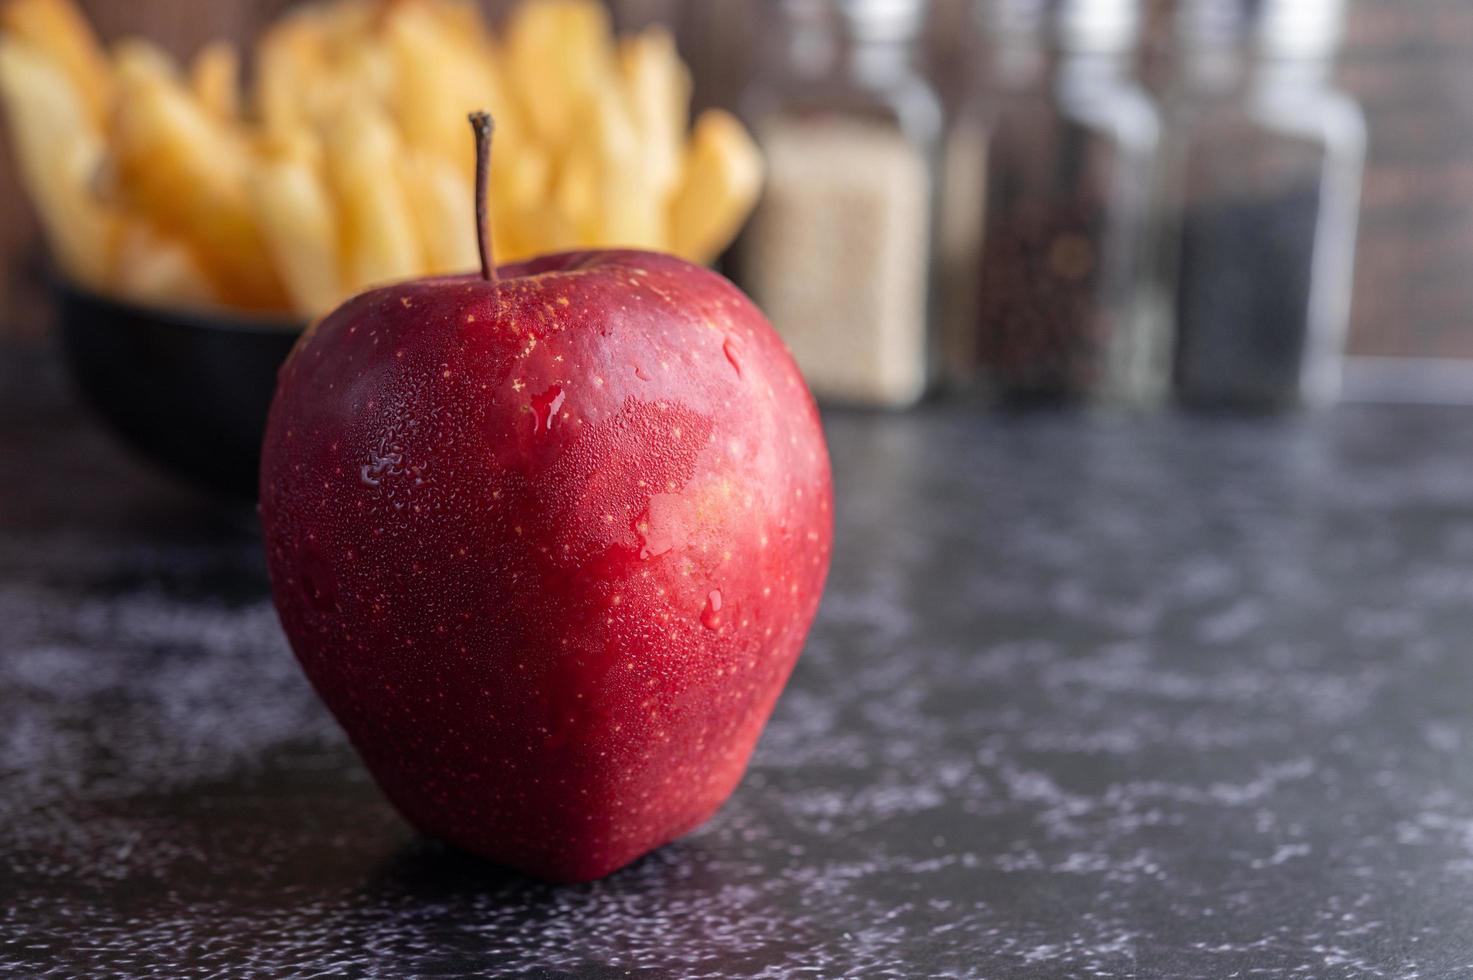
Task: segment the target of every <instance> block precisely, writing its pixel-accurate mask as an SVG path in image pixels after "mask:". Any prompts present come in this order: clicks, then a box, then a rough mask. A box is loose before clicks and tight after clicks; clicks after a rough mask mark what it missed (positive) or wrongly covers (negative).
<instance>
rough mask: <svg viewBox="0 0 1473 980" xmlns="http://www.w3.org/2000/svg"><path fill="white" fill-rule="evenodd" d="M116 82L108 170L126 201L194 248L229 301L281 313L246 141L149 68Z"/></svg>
mask: <svg viewBox="0 0 1473 980" xmlns="http://www.w3.org/2000/svg"><path fill="white" fill-rule="evenodd" d="M118 81H119V92H118V104H117V110H116V115H115V116H114V125H113V154H114V160H113V163H114V167H115V172H116V175H117V181H118V186H119V188H120V192H121V193H122V195H123V198H124V200H125V201H126V202H127V204H128V205H129V206H131V207H134V208H138V209H140V210H142V211H144V212H145V213H147V214H149V215H151V216H152V217H153V219H154V220H155V221H156V222H157V223H158V225H159V226H160V227H161V228H162V229H164V230H165V231H168V232H171V233H173V234H175V235H179V236H182V237H183V238H185V239H187V240H189V241H190V242H191V243H193V245H194V247H195V248H196V249H198V251H199V254H200V258H201V260H202V261H203V262H204V264H205V266H206V268H208V269H209V270H210V273H211V276H212V278H214V279H215V281H217V282H218V283H219V284H220V286H221V290H222V293H223V298H224V300H225V301H226V302H228V303H232V304H236V305H240V306H244V307H247V308H251V309H272V308H279V307H280V306H281V305H282V304H283V303H284V302H285V300H286V294H285V291H284V290H283V288H282V285H281V281H280V280H279V279H278V278H277V276H276V272H275V270H274V268H273V266H272V264H271V261H270V256H269V254H268V253H267V251H266V244H265V241H264V240H263V238H262V237H261V234H260V229H259V228H257V226H256V223H255V217H254V214H253V213H252V210H251V206H250V201H249V197H248V194H247V190H246V177H247V175H248V173H249V168H250V167H251V165H252V162H253V159H252V158H253V151H252V148H251V147H250V145H249V143H248V141H247V140H246V139H245V138H244V136H243V135H242V134H241V133H240V132H239V131H237V130H236V129H234V128H232V127H230V126H228V125H226V124H224V123H222V122H221V121H220V120H218V119H216V118H215V117H214V116H212V115H211V114H210V113H209V112H207V111H206V110H205V109H204V108H203V107H202V106H201V105H200V104H199V103H198V102H196V101H195V99H194V97H193V96H191V95H190V94H189V91H188V90H187V89H186V88H184V86H183V85H182V84H181V83H180V82H179V81H177V80H176V79H173V78H170V77H167V76H163V75H160V74H159V73H157V72H154V71H152V70H149V69H148V67H147V66H146V65H142V66H139V67H138V69H137V70H136V71H134V70H132V69H130V70H129V71H127V72H124V71H120V73H119V77H118Z"/></svg>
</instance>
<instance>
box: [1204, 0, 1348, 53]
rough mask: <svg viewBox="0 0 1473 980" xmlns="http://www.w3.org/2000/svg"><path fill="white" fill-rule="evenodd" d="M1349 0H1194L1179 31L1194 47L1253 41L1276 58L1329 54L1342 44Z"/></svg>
mask: <svg viewBox="0 0 1473 980" xmlns="http://www.w3.org/2000/svg"><path fill="white" fill-rule="evenodd" d="M1344 24H1345V2H1344V0H1188V2H1187V3H1185V4H1183V5H1182V7H1181V9H1180V13H1179V15H1178V21H1177V33H1178V36H1179V37H1180V38H1181V40H1182V43H1183V45H1184V46H1186V47H1188V48H1199V49H1200V48H1210V47H1221V46H1226V45H1233V44H1238V43H1249V42H1251V43H1252V44H1253V45H1254V46H1255V47H1256V48H1257V49H1258V50H1260V51H1261V52H1263V53H1264V54H1267V55H1271V56H1275V57H1311V58H1312V57H1324V56H1327V55H1330V54H1332V53H1333V52H1334V50H1335V47H1336V46H1337V45H1338V44H1339V43H1340V36H1341V33H1342V31H1343V29H1344Z"/></svg>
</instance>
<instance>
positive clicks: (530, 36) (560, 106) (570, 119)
mask: <svg viewBox="0 0 1473 980" xmlns="http://www.w3.org/2000/svg"><path fill="white" fill-rule="evenodd" d="M610 38H611V35H610V27H609V15H608V12H607V11H606V10H605V9H604V7H603V5H602V4H600V3H598V2H596V0H526V2H524V3H522V4H521V5H520V6H519V7H517V8H516V9H515V10H513V11H512V14H511V17H510V19H509V23H508V26H507V46H506V54H507V59H508V65H509V68H510V77H511V78H512V79H513V80H514V82H515V85H516V91H517V96H518V98H519V100H520V103H521V109H522V115H523V117H524V118H525V119H526V121H527V124H528V126H529V127H530V129H531V131H532V133H533V134H534V135H535V136H536V137H537V138H538V139H539V140H540V141H541V142H543V143H546V144H549V145H551V146H552V147H554V148H560V147H563V146H566V145H567V144H568V143H569V142H570V140H571V139H572V137H573V134H574V132H575V130H576V128H577V126H578V125H579V123H580V122H581V121H582V118H583V115H582V111H581V110H582V107H583V105H584V104H585V103H586V102H587V101H588V100H589V99H590V98H591V97H592V96H593V94H594V93H596V92H598V91H599V90H600V89H603V88H605V87H607V86H610V85H613V84H615V83H616V82H615V79H616V75H615V73H614V69H613V60H614V59H613V52H612V50H611V48H612V42H611V39H610Z"/></svg>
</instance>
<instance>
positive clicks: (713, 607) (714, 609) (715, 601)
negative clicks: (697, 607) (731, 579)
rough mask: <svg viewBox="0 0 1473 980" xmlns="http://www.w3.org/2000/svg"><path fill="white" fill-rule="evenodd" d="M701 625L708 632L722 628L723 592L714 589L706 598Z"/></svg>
mask: <svg viewBox="0 0 1473 980" xmlns="http://www.w3.org/2000/svg"><path fill="white" fill-rule="evenodd" d="M701 625H702V626H704V627H706V629H708V630H717V629H720V628H721V590H720V589H712V590H711V592H710V594H709V595H707V596H706V608H705V609H704V610H702V612H701Z"/></svg>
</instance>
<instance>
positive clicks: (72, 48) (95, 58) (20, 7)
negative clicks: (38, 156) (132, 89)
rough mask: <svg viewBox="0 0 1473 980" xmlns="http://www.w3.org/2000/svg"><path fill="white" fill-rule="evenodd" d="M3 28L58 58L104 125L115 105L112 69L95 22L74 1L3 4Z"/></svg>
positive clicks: (14, 0)
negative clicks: (95, 28)
mask: <svg viewBox="0 0 1473 980" xmlns="http://www.w3.org/2000/svg"><path fill="white" fill-rule="evenodd" d="M0 30H4V32H5V33H6V34H7V35H8V36H10V37H12V38H15V39H16V40H20V41H24V42H26V43H28V44H30V45H31V46H32V47H33V48H34V49H35V50H37V51H39V52H42V53H44V54H46V55H48V56H50V57H51V58H52V59H54V60H55V62H56V64H57V65H58V66H59V67H60V68H61V70H62V72H63V73H64V74H65V75H66V76H67V78H69V79H70V80H71V83H72V85H73V86H74V87H75V89H76V92H77V95H78V96H79V97H80V98H81V99H82V101H83V103H84V104H85V105H86V106H87V115H88V116H89V117H90V118H91V120H92V122H93V124H94V125H98V126H100V125H102V123H103V122H104V121H105V119H106V118H107V112H108V108H109V106H110V105H111V104H112V97H113V79H112V68H111V67H110V66H109V64H108V60H107V55H106V54H105V53H104V52H103V50H102V45H101V44H99V43H98V41H97V35H96V34H95V33H93V31H92V27H91V25H89V24H88V23H87V19H86V18H85V17H83V16H82V12H81V11H80V10H78V9H77V6H76V4H74V3H72V2H71V0H10V2H8V3H6V4H5V6H4V7H0Z"/></svg>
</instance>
